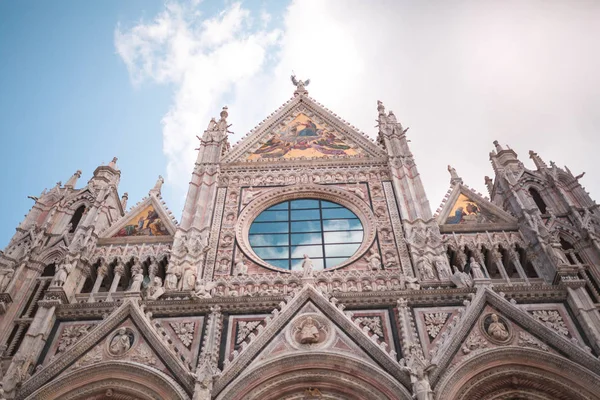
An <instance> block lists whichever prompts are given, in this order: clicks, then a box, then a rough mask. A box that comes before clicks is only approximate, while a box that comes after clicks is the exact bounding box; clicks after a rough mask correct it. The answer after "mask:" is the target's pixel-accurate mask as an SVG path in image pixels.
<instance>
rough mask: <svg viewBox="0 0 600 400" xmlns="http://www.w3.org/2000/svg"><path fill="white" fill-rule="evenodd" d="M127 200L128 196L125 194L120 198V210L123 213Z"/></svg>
mask: <svg viewBox="0 0 600 400" xmlns="http://www.w3.org/2000/svg"><path fill="white" fill-rule="evenodd" d="M127 199H129V194H128V193H127V192H125V193H123V196H121V208H122V209H123V211H125V208H126V207H127Z"/></svg>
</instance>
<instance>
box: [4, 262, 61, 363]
mask: <svg viewBox="0 0 600 400" xmlns="http://www.w3.org/2000/svg"><path fill="white" fill-rule="evenodd" d="M54 270H55V264H54V263H52V264H49V265H47V266H46V268H45V269H44V272H43V273H42V275H41V276H40V277H39V278H37V279H36V280H35V284H34V285H33V289H32V291H31V293H30V294H29V297H28V298H27V302H25V306H24V307H23V308H22V309H21V311H20V313H19V318H18V320H17V321H18V322H15V325H14V327H13V330H12V331H11V333H10V336H9V338H8V341H7V342H6V346H7V348H6V351H5V353H4V354H5V355H7V356H9V357H12V356H14V355H15V354H16V353H17V351H18V350H19V347H20V346H21V343H22V342H23V338H24V337H25V333H26V332H27V330H28V329H29V326H30V325H31V321H32V320H33V317H34V316H35V314H36V312H37V310H38V301H40V300H42V299H43V298H44V295H45V294H46V290H47V289H48V287H49V286H50V283H51V282H52V277H53V276H54Z"/></svg>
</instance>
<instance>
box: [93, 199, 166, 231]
mask: <svg viewBox="0 0 600 400" xmlns="http://www.w3.org/2000/svg"><path fill="white" fill-rule="evenodd" d="M176 230H177V228H176V226H175V224H174V223H173V220H172V219H171V217H170V216H169V213H168V211H167V209H166V208H165V207H164V206H163V205H162V203H161V201H160V200H159V199H158V198H157V197H156V196H155V195H153V194H152V195H150V196H148V197H146V198H144V199H143V200H142V201H141V202H140V203H138V204H136V205H135V207H133V208H132V209H131V210H130V211H129V212H128V213H127V214H125V215H124V216H123V217H122V218H121V219H120V220H119V221H118V222H117V223H115V224H114V225H113V226H112V227H110V228H109V229H108V230H106V231H105V232H103V233H102V234H101V238H105V239H109V238H110V239H121V238H127V239H131V238H136V239H139V240H142V241H143V240H144V239H148V238H149V237H170V236H173V235H174V234H175V231H176Z"/></svg>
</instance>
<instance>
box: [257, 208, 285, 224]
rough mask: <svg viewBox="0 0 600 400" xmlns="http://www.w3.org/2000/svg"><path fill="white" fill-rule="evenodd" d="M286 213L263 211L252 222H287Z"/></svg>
mask: <svg viewBox="0 0 600 400" xmlns="http://www.w3.org/2000/svg"><path fill="white" fill-rule="evenodd" d="M287 220H288V212H287V211H263V212H261V213H260V215H259V216H258V217H256V219H255V220H254V221H256V222H271V221H287Z"/></svg>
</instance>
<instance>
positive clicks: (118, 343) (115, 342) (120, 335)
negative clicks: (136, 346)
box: [108, 328, 131, 356]
mask: <svg viewBox="0 0 600 400" xmlns="http://www.w3.org/2000/svg"><path fill="white" fill-rule="evenodd" d="M130 348H131V337H130V336H129V334H128V333H127V329H125V328H119V330H118V331H117V334H116V335H115V336H114V337H113V338H112V340H111V341H110V346H109V348H108V349H109V350H110V353H111V354H112V355H114V356H120V355H123V354H125V353H126V352H127V350H129V349H130Z"/></svg>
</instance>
